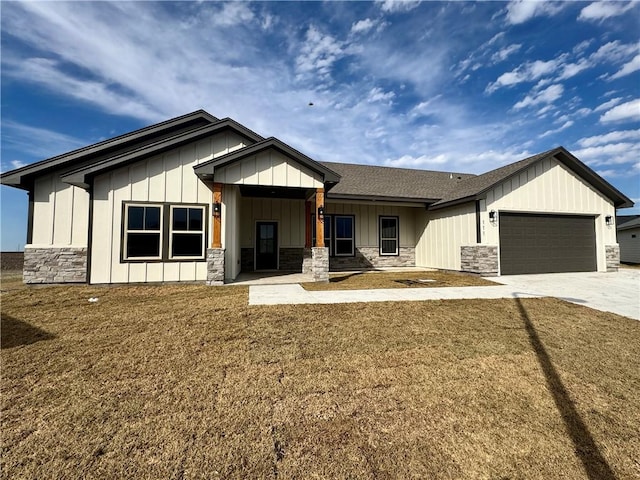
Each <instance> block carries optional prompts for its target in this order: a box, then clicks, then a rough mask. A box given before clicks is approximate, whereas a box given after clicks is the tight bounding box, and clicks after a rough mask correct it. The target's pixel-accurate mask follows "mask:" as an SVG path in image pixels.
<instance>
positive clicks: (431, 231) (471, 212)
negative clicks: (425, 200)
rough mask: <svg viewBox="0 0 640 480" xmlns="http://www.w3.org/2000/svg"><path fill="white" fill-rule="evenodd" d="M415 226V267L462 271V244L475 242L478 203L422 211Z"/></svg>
mask: <svg viewBox="0 0 640 480" xmlns="http://www.w3.org/2000/svg"><path fill="white" fill-rule="evenodd" d="M416 229H417V232H418V233H417V242H416V266H418V267H432V268H442V269H447V270H460V247H461V246H462V245H472V244H475V243H476V210H475V204H474V203H467V204H464V205H459V206H455V207H451V208H446V209H443V210H435V211H433V212H429V211H421V212H420V213H419V214H418V216H417V221H416Z"/></svg>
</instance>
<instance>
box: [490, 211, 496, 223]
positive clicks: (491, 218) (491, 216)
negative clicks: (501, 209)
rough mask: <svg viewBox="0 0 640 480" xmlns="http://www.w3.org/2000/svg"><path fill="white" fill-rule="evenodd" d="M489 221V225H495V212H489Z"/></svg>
mask: <svg viewBox="0 0 640 480" xmlns="http://www.w3.org/2000/svg"><path fill="white" fill-rule="evenodd" d="M489 221H490V222H491V223H496V222H497V221H498V212H496V211H495V210H491V211H490V212H489Z"/></svg>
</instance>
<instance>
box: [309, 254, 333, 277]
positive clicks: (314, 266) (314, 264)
mask: <svg viewBox="0 0 640 480" xmlns="http://www.w3.org/2000/svg"><path fill="white" fill-rule="evenodd" d="M311 273H312V274H313V281H314V282H323V283H327V282H328V281H329V249H328V248H327V247H313V248H312V249H311Z"/></svg>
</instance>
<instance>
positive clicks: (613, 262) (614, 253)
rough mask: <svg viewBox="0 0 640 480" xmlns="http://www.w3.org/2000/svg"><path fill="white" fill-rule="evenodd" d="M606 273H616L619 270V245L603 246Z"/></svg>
mask: <svg viewBox="0 0 640 480" xmlns="http://www.w3.org/2000/svg"><path fill="white" fill-rule="evenodd" d="M604 251H605V254H606V256H607V272H617V271H618V268H620V245H605V247H604Z"/></svg>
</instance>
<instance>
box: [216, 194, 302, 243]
mask: <svg viewBox="0 0 640 480" xmlns="http://www.w3.org/2000/svg"><path fill="white" fill-rule="evenodd" d="M223 198H224V197H223ZM240 217H241V220H240V223H241V224H240V239H241V240H240V246H241V247H243V248H254V247H255V232H256V222H258V221H265V222H269V221H273V222H278V246H279V247H280V248H296V247H304V233H305V232H304V229H305V223H304V200H292V199H285V198H254V197H241V198H240Z"/></svg>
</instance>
